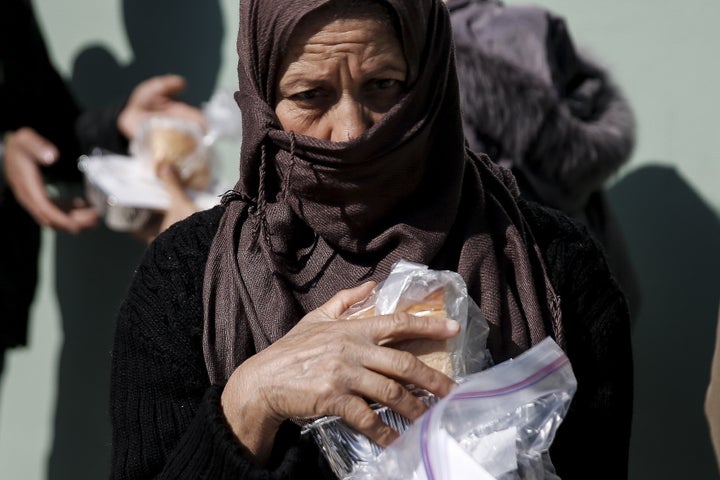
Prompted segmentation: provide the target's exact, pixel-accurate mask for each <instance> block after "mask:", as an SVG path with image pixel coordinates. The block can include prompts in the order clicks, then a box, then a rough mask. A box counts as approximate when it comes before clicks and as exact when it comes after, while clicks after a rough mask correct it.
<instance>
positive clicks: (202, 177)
mask: <svg viewBox="0 0 720 480" xmlns="http://www.w3.org/2000/svg"><path fill="white" fill-rule="evenodd" d="M147 142H148V148H149V150H150V155H151V157H152V160H153V163H154V166H155V173H158V172H159V171H160V168H161V167H162V165H163V164H166V163H170V164H172V165H173V166H175V167H178V168H179V167H180V166H181V165H182V163H183V162H184V161H185V160H186V159H187V158H188V157H189V156H190V155H192V154H193V153H194V152H195V151H196V150H197V148H198V146H199V145H198V140H197V139H196V138H195V137H194V136H193V135H191V134H190V133H188V132H183V131H182V130H178V129H174V128H169V127H160V126H155V127H153V128H151V129H150V131H149V132H148V139H147ZM181 176H182V175H181ZM182 178H183V185H184V186H185V187H188V188H192V189H195V190H205V189H207V188H208V186H209V185H210V167H209V166H208V165H207V162H206V163H205V164H204V165H203V166H201V167H200V168H199V169H197V170H195V171H194V172H192V173H191V174H190V175H189V176H188V177H185V176H182Z"/></svg>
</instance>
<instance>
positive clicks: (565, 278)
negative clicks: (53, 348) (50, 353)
mask: <svg viewBox="0 0 720 480" xmlns="http://www.w3.org/2000/svg"><path fill="white" fill-rule="evenodd" d="M523 210H524V211H525V214H526V216H527V218H528V219H529V221H530V224H531V225H532V226H533V233H534V234H535V236H536V240H537V241H538V244H539V245H540V246H541V248H542V249H543V251H544V254H545V258H546V261H547V264H548V268H549V273H550V276H551V281H552V282H553V285H554V286H555V288H556V290H557V293H558V294H559V295H560V297H561V301H562V311H563V319H564V322H565V328H566V337H567V353H568V356H569V357H570V360H571V362H572V365H573V369H574V371H575V374H576V377H577V379H578V391H577V393H576V395H575V397H574V399H573V402H572V405H571V409H570V412H569V413H568V415H567V417H566V419H565V421H564V422H563V424H562V425H561V427H560V430H559V432H558V435H557V437H556V440H555V443H554V445H553V449H552V451H551V455H552V458H553V461H554V463H555V466H556V468H557V470H558V473H559V474H560V476H562V477H563V478H565V479H575V478H583V479H587V478H606V479H610V478H611V479H622V478H626V477H627V454H628V445H629V435H630V418H631V407H632V391H631V389H632V363H631V362H632V359H631V351H630V333H629V332H630V330H629V322H628V317H627V309H626V305H625V301H624V298H623V297H622V294H621V293H620V292H619V290H618V288H617V285H616V284H615V282H614V281H613V280H612V279H611V277H610V274H609V273H608V269H607V265H606V263H605V260H604V257H603V256H602V254H601V253H600V250H599V249H598V247H597V245H596V244H595V243H593V242H592V241H591V240H590V239H589V237H588V235H587V233H586V232H585V231H584V230H583V229H582V227H578V226H577V225H576V224H574V223H572V221H570V220H568V219H567V218H565V217H564V216H562V215H560V214H556V213H554V212H552V211H550V210H547V209H544V208H541V207H537V206H531V205H526V206H523ZM222 211H223V210H222V207H216V208H214V209H212V210H209V211H205V212H201V213H198V214H196V215H193V216H192V217H190V218H188V219H186V220H185V221H183V222H181V223H179V224H176V225H175V226H174V227H172V228H170V229H169V230H167V231H166V232H165V233H164V234H162V235H161V236H160V237H158V239H157V240H156V241H155V242H154V243H153V244H152V245H151V246H150V248H149V249H148V251H147V253H146V255H145V258H144V260H143V261H142V264H141V265H140V267H139V268H138V269H137V272H136V275H135V278H134V280H133V284H132V286H131V288H130V290H129V293H128V295H127V298H126V300H125V302H124V303H123V305H122V307H121V310H120V313H119V317H118V323H117V330H116V336H115V345H114V350H113V367H112V405H111V411H112V424H113V465H112V477H113V478H192V479H196V478H212V479H220V478H232V479H239V478H253V479H254V478H258V479H260V478H262V479H271V478H273V479H275V478H277V479H286V478H287V479H289V478H302V479H305V478H332V477H331V476H330V474H329V473H328V470H327V465H326V464H325V463H324V462H323V461H322V460H321V455H320V453H319V451H318V450H317V448H315V447H314V445H312V443H310V442H308V441H306V440H304V439H302V438H300V436H299V430H298V428H297V427H296V426H295V425H294V424H291V423H289V422H287V423H286V424H284V425H283V427H282V428H281V430H280V431H279V433H278V435H277V437H276V441H275V445H274V450H273V454H272V458H271V461H270V464H269V468H267V469H263V468H259V467H257V466H256V465H254V464H253V463H252V462H250V461H248V460H247V458H246V456H245V452H244V450H243V447H242V445H240V443H239V442H237V440H236V439H235V438H234V436H233V434H232V432H231V430H230V427H229V426H228V424H227V423H226V421H225V418H224V416H223V414H222V412H221V409H220V395H221V392H222V386H221V385H216V386H212V385H210V383H209V380H208V375H207V372H206V370H205V365H204V360H203V353H202V327H203V304H202V288H203V274H204V267H205V263H206V260H207V256H208V251H209V248H210V244H211V242H212V240H213V237H214V235H215V232H216V230H217V227H218V223H219V220H220V217H221V215H222Z"/></svg>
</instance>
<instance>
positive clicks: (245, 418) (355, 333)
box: [222, 282, 459, 463]
mask: <svg viewBox="0 0 720 480" xmlns="http://www.w3.org/2000/svg"><path fill="white" fill-rule="evenodd" d="M373 286H374V283H372V282H371V283H367V284H364V285H361V286H359V287H356V288H353V289H350V290H343V291H341V292H339V293H338V294H336V295H335V296H334V297H333V298H331V299H330V300H329V301H328V302H327V303H325V304H324V305H323V306H322V307H320V308H318V309H317V310H314V311H312V312H310V313H309V314H307V315H306V316H305V317H304V318H303V319H302V320H301V321H300V322H298V324H297V325H296V326H295V327H294V328H293V329H292V330H290V332H288V333H287V335H285V336H284V337H283V338H281V339H280V340H278V341H277V342H275V343H274V344H272V345H271V346H270V347H268V348H267V349H265V350H263V351H262V352H260V353H258V354H256V355H254V356H252V357H250V358H248V359H247V360H246V361H245V362H244V363H242V364H241V365H240V366H239V367H237V369H236V370H235V371H234V372H233V374H232V375H231V377H230V379H229V380H228V383H227V385H226V386H225V390H224V391H223V395H222V406H223V410H224V412H225V416H226V417H227V419H228V422H229V424H230V426H231V427H232V429H233V431H234V433H235V435H236V436H237V437H238V439H239V440H240V442H241V443H243V445H244V446H245V447H246V448H247V449H248V450H249V451H250V452H251V453H252V454H253V455H254V457H255V459H256V460H257V461H258V462H259V463H263V462H264V461H266V459H267V457H268V455H269V452H270V450H271V449H272V444H273V441H274V436H275V433H276V431H277V429H278V428H279V426H280V424H281V423H282V422H283V421H285V420H287V419H289V418H314V417H319V416H324V415H337V416H340V417H342V418H343V419H344V420H345V421H347V422H348V423H349V424H350V425H352V426H354V427H355V428H356V429H357V430H359V431H360V432H362V433H363V434H365V435H366V436H368V437H369V438H371V439H372V440H374V441H375V442H377V443H378V444H379V445H383V446H385V445H388V444H390V443H391V442H392V441H393V440H394V439H395V438H397V436H398V433H397V432H396V431H395V430H393V429H392V428H390V427H389V426H387V425H386V424H385V423H383V422H382V421H381V420H380V418H379V417H378V416H377V415H376V414H375V413H374V412H373V411H372V409H371V408H370V407H369V404H368V401H371V402H379V403H381V404H384V405H387V406H388V407H390V408H391V409H393V410H394V411H396V412H398V413H400V414H402V415H404V416H406V417H408V418H410V419H413V420H414V419H416V418H418V417H419V416H420V415H422V414H423V413H424V412H425V410H426V409H427V407H426V406H425V404H424V403H423V402H422V401H421V400H420V399H418V398H416V397H415V396H413V395H412V394H411V393H410V392H409V391H408V390H407V389H406V388H405V387H404V385H407V384H413V385H415V386H417V387H422V388H425V389H427V390H429V391H430V392H433V393H435V394H436V395H438V396H441V397H442V396H445V395H447V394H448V393H449V392H450V390H451V389H452V388H453V387H454V386H455V383H454V381H453V380H452V379H450V378H449V377H447V376H445V375H444V374H442V373H440V372H439V371H437V370H434V369H432V368H430V367H428V366H427V365H425V364H424V363H423V362H421V361H420V360H418V359H417V358H416V357H415V356H414V355H412V354H410V353H408V352H403V351H399V350H395V349H392V348H388V347H386V346H384V345H387V344H389V343H393V342H397V341H399V340H405V339H409V338H429V339H436V340H442V339H447V338H450V337H453V336H455V335H457V333H458V331H459V325H458V323H457V322H455V321H454V320H446V321H443V320H441V319H440V320H439V319H437V318H431V317H415V316H412V315H409V314H405V313H399V314H395V315H384V316H378V317H371V318H364V319H354V320H337V318H338V317H339V316H340V314H341V313H342V312H344V311H345V310H346V309H347V308H348V307H349V306H350V305H352V304H354V303H356V302H358V301H360V300H362V299H363V298H365V297H366V296H367V295H368V294H369V293H370V291H371V290H372V287H373Z"/></svg>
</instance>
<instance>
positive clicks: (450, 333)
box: [349, 312, 460, 345]
mask: <svg viewBox="0 0 720 480" xmlns="http://www.w3.org/2000/svg"><path fill="white" fill-rule="evenodd" d="M349 321H351V322H368V323H369V325H367V326H365V328H366V329H367V331H368V332H369V333H370V335H371V339H372V341H373V342H374V343H376V344H378V345H386V344H388V343H395V342H399V341H400V340H408V339H412V338H432V339H435V340H443V339H446V338H452V337H454V336H455V335H457V334H458V333H459V332H460V324H459V323H458V322H457V321H455V320H452V319H450V318H440V317H418V316H415V315H410V314H409V313H403V312H399V313H393V314H391V315H381V316H378V317H371V318H367V319H357V320H349Z"/></svg>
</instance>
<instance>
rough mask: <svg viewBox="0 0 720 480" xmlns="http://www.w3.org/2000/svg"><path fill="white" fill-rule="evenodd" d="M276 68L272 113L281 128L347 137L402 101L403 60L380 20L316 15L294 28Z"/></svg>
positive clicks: (334, 139)
mask: <svg viewBox="0 0 720 480" xmlns="http://www.w3.org/2000/svg"><path fill="white" fill-rule="evenodd" d="M280 71H281V75H280V80H279V82H278V85H277V90H276V98H277V103H276V104H275V113H276V114H277V116H278V119H279V120H280V123H281V124H282V127H283V129H284V130H286V131H293V132H295V133H299V134H302V135H307V136H310V137H315V138H319V139H322V140H329V141H332V142H347V141H349V140H352V139H354V138H356V137H358V136H359V135H361V134H362V133H363V132H365V130H367V129H368V128H370V127H371V126H372V125H374V124H375V123H376V122H378V121H379V120H380V119H381V118H382V117H383V116H384V115H385V114H386V113H387V111H388V110H390V108H391V107H393V106H394V105H395V104H396V103H397V102H398V101H399V100H400V98H401V97H402V95H403V93H404V89H405V80H406V74H407V65H406V64H405V58H404V56H403V52H402V49H401V47H400V43H399V42H398V40H397V39H396V38H395V33H394V31H393V29H392V27H389V26H388V25H386V24H384V23H383V22H381V21H379V20H373V19H370V18H362V17H361V18H346V19H336V20H332V21H328V20H326V19H323V18H322V17H318V18H311V19H309V20H308V21H305V22H302V23H301V25H300V26H299V27H298V28H297V29H296V31H295V32H294V33H293V35H292V36H291V38H290V44H289V46H288V53H287V55H286V57H285V58H284V60H283V64H282V67H281V70H280Z"/></svg>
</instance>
